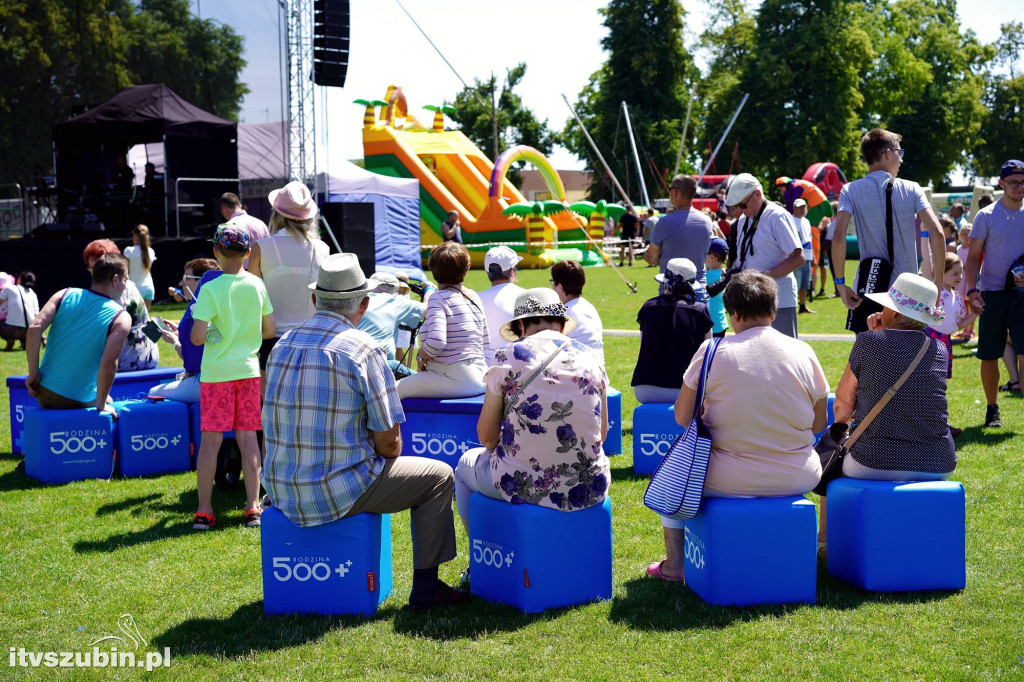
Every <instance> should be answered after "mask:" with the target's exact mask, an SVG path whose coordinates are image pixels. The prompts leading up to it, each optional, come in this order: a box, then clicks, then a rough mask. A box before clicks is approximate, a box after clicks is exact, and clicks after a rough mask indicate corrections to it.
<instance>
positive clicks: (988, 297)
mask: <svg viewBox="0 0 1024 682" xmlns="http://www.w3.org/2000/svg"><path fill="white" fill-rule="evenodd" d="M999 186H1000V187H1002V188H1003V198H1002V199H1000V200H999V201H997V202H995V203H992V204H989V205H988V206H986V207H985V208H983V209H982V210H980V211H978V214H977V215H976V216H975V217H974V225H973V226H972V227H971V246H970V250H969V251H968V252H967V263H965V264H964V277H965V278H966V280H967V298H968V299H969V300H970V303H971V307H972V308H973V309H974V310H975V311H976V312H979V313H982V315H981V319H980V320H979V321H978V359H979V360H981V384H982V386H983V388H984V389H985V401H986V403H987V405H988V406H987V408H986V411H985V426H996V427H998V426H1002V425H1003V423H1002V420H1001V419H1000V416H999V404H998V400H997V396H998V395H999V393H998V384H999V358H1001V357H1003V350H1004V348H1005V345H1006V334H1007V332H1009V334H1010V340H1011V341H1012V342H1013V347H1014V348H1016V349H1018V351H1017V352H1018V353H1020V350H1019V349H1021V348H1024V292H1022V288H1024V270H1019V269H1018V268H1019V267H1020V264H1021V261H1022V260H1024V208H1022V203H1024V162H1022V161H1018V160H1017V159H1011V160H1009V161H1007V162H1006V163H1004V164H1003V167H1002V169H1001V170H1000V172H999ZM982 252H984V254H985V262H984V263H982V264H981V265H980V270H981V273H980V277H979V272H978V271H979V263H980V260H981V254H982ZM1021 357H1022V356H1021V355H1018V356H1017V363H1018V369H1020V368H1022V366H1024V363H1022V362H1021Z"/></svg>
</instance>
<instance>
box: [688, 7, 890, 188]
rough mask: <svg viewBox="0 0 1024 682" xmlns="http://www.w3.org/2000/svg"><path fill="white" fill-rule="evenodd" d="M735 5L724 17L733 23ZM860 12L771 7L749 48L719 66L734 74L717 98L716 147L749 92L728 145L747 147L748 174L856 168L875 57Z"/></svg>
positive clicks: (749, 37)
mask: <svg viewBox="0 0 1024 682" xmlns="http://www.w3.org/2000/svg"><path fill="white" fill-rule="evenodd" d="M735 4H736V3H726V6H725V7H723V8H721V10H720V11H723V12H724V13H725V14H726V15H727V16H728V14H729V13H733V12H735V11H736V10H735V9H734V7H730V5H733V6H734V5H735ZM859 8H860V6H859V4H858V3H857V2H854V1H852V0H765V2H764V3H763V4H762V5H761V8H760V10H759V12H758V14H757V17H756V22H755V25H754V27H753V31H752V32H750V31H749V28H748V29H747V31H746V32H744V33H743V34H741V35H739V36H737V38H738V39H743V40H745V41H746V42H745V43H739V42H738V41H733V43H732V44H729V45H728V46H727V47H728V50H727V51H726V52H723V53H720V54H716V55H715V61H714V62H712V64H713V66H715V67H717V68H718V69H719V73H721V72H722V71H724V70H726V68H728V69H730V71H731V72H730V73H728V74H727V76H728V80H726V81H725V82H724V83H721V84H718V86H717V90H716V91H714V92H713V96H712V98H711V99H712V101H711V104H710V106H709V111H708V116H707V120H706V123H705V131H706V133H707V134H708V139H709V141H712V142H715V141H717V138H718V136H720V135H721V134H722V132H723V131H724V130H725V128H726V126H727V124H728V122H729V118H730V117H731V116H732V115H733V112H734V111H735V109H736V107H737V106H738V105H739V103H740V101H741V99H742V96H743V94H745V93H746V94H749V95H750V98H749V100H748V101H747V104H746V106H745V108H744V110H743V112H742V114H741V116H740V118H739V119H738V120H737V123H736V125H735V127H734V128H733V129H732V131H731V133H730V135H729V137H728V138H727V140H726V145H723V149H728V148H731V147H732V143H733V142H734V141H735V142H739V146H740V158H741V160H742V164H743V170H745V171H749V172H753V173H754V174H755V175H759V176H762V177H764V178H767V177H769V176H772V175H797V176H799V175H800V174H802V173H803V170H804V169H805V168H807V167H808V166H809V165H811V164H812V163H814V162H816V161H826V160H830V161H834V162H836V163H838V164H839V165H840V166H843V167H844V168H846V169H847V170H849V169H850V168H851V167H852V166H855V165H856V163H857V154H856V148H857V142H858V141H859V139H860V132H859V129H858V122H859V116H858V113H859V112H860V110H861V109H862V107H863V103H864V97H863V95H862V94H861V74H862V73H863V72H864V71H865V70H866V68H867V66H868V64H869V63H870V61H871V59H872V57H873V56H874V51H873V49H872V46H871V42H870V40H869V38H868V34H867V33H866V32H865V30H864V28H863V26H862V16H861V15H860V14H859V12H858V10H859ZM748 26H749V22H748ZM822 36H827V39H825V40H823V39H822ZM710 39H711V36H706V40H710ZM723 67H724V68H723ZM712 138H713V139H712ZM719 165H721V163H719Z"/></svg>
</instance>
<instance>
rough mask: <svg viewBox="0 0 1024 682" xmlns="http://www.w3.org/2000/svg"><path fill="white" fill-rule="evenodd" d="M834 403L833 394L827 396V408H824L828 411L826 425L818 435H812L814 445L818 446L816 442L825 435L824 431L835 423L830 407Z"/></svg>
mask: <svg viewBox="0 0 1024 682" xmlns="http://www.w3.org/2000/svg"><path fill="white" fill-rule="evenodd" d="M835 402H836V394H835V393H829V394H828V407H827V408H826V409H827V410H828V423H827V424H826V425H825V428H824V429H822V430H821V431H819V432H818V433H816V434H814V444H815V445H817V444H818V441H819V440H821V437H822V436H823V435H825V432H826V431H828V427H829V426H831V425H832V424H834V423H835V421H836V418H835V415H834V414H833V412H832V406H833V405H834V404H835Z"/></svg>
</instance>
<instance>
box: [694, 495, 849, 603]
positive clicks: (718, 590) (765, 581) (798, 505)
mask: <svg viewBox="0 0 1024 682" xmlns="http://www.w3.org/2000/svg"><path fill="white" fill-rule="evenodd" d="M829 521H830V522H831V518H830V519H829ZM817 522H818V519H817V514H816V512H815V509H814V504H813V503H811V501H810V500H808V499H806V498H804V497H801V496H792V497H753V498H725V497H706V498H704V499H703V500H701V504H700V511H699V512H698V513H697V515H696V516H695V517H694V518H692V519H690V520H689V521H687V522H686V529H685V531H684V532H685V553H686V569H685V574H686V584H687V585H688V586H689V587H690V589H692V590H693V591H694V592H696V593H697V596H698V597H700V598H701V600H702V601H704V602H706V603H708V604H715V605H718V606H751V605H754V604H788V603H797V602H804V603H807V604H813V603H814V599H815V591H816V589H817V563H818V562H817V554H816V539H817V532H818V531H817V528H818V526H817Z"/></svg>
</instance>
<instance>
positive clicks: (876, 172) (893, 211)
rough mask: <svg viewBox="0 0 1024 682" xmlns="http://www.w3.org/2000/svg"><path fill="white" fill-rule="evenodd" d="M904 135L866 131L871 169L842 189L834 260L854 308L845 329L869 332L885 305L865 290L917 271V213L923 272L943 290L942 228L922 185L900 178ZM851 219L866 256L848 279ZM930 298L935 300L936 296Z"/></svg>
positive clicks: (845, 295)
mask: <svg viewBox="0 0 1024 682" xmlns="http://www.w3.org/2000/svg"><path fill="white" fill-rule="evenodd" d="M902 139H903V138H902V136H900V135H897V134H896V133H893V132H890V131H888V130H881V129H879V128H876V129H875V130H872V131H870V132H868V133H867V134H866V135H864V137H863V138H862V139H861V141H860V151H861V155H862V156H863V157H864V160H865V161H867V163H868V174H867V175H866V176H864V177H863V178H861V179H860V180H855V181H854V182H851V183H849V184H847V185H845V186H844V187H843V189H842V191H840V193H839V214H838V216H837V217H836V221H835V231H834V233H833V235H832V262H833V263H834V264H835V277H836V280H835V284H836V288H837V289H838V290H839V295H840V296H841V297H842V299H843V303H845V304H846V307H847V308H849V309H850V313H849V314H848V316H847V321H846V328H847V329H849V330H850V331H853V332H856V333H858V334H859V333H861V332H863V331H867V328H868V327H867V319H868V317H869V316H870V315H871V314H872V313H875V312H879V311H881V309H882V308H881V306H880V305H878V304H877V303H874V302H873V301H870V300H867V299H865V298H864V297H863V294H865V293H878V292H882V291H886V290H887V289H888V288H889V285H890V284H891V283H892V282H894V281H896V278H897V277H899V276H900V275H901V274H903V273H904V272H911V273H917V230H916V228H915V218H919V219H920V220H921V237H922V238H923V239H922V241H923V242H924V244H922V249H923V250H924V252H925V259H924V262H923V263H922V268H923V274H924V276H925V277H928V278H929V279H931V280H933V281H934V282H935V285H936V287H938V290H939V291H940V292H941V291H942V275H943V271H944V266H943V261H944V258H945V252H946V244H945V241H944V239H943V234H942V228H941V227H939V221H938V219H937V218H936V217H935V212H934V211H932V208H931V205H930V204H929V203H928V198H927V197H926V196H925V193H924V190H922V189H921V186H920V185H918V184H917V183H916V182H912V181H910V180H901V179H898V178H897V177H896V176H897V175H898V174H899V172H900V166H901V165H902V164H903V156H904V154H906V150H905V149H903V146H902V144H901V142H902ZM851 220H852V221H853V223H854V224H855V225H856V231H857V243H858V247H859V248H860V258H861V261H860V265H859V266H858V268H857V274H856V276H855V277H854V280H853V281H851V282H850V283H849V284H847V283H846V279H845V277H844V272H845V271H844V267H845V266H846V231H847V229H848V228H849V226H850V221H851ZM926 245H927V246H926ZM928 251H930V253H928ZM926 303H928V304H929V305H931V304H933V303H935V301H926Z"/></svg>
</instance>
